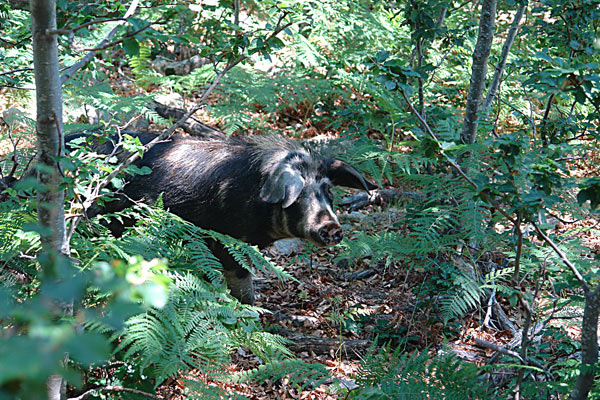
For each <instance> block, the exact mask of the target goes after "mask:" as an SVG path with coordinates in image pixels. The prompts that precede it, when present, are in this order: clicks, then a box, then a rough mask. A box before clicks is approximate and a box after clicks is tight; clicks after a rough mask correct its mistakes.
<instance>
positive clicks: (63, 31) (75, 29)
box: [48, 18, 126, 35]
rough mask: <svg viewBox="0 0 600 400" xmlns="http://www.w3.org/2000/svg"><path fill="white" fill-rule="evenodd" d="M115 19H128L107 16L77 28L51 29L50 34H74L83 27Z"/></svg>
mask: <svg viewBox="0 0 600 400" xmlns="http://www.w3.org/2000/svg"><path fill="white" fill-rule="evenodd" d="M113 21H126V19H125V18H105V19H95V20H93V21H90V22H86V23H85V24H82V25H79V26H77V27H75V28H72V29H64V28H63V29H56V30H54V31H49V32H48V33H49V34H56V35H70V34H73V33H75V32H77V31H79V30H81V29H83V28H87V27H88V26H90V25H95V24H103V23H105V22H113Z"/></svg>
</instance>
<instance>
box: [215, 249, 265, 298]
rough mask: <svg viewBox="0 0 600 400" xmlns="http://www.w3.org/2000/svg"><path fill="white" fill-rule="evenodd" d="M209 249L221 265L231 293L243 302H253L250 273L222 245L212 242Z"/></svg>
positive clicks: (252, 286)
mask: <svg viewBox="0 0 600 400" xmlns="http://www.w3.org/2000/svg"><path fill="white" fill-rule="evenodd" d="M210 249H211V250H212V252H213V254H214V255H215V256H216V257H217V258H218V259H219V261H220V262H221V264H222V265H223V275H224V276H225V281H226V282H227V287H228V288H229V290H230V291H231V295H232V296H233V297H235V298H236V299H238V300H239V301H241V302H242V303H244V304H250V305H252V304H254V285H253V284H252V274H251V273H250V271H248V270H247V269H245V268H244V267H242V266H241V265H239V264H238V263H237V261H235V260H234V259H233V257H232V256H231V254H229V252H228V251H227V249H226V248H225V247H223V245H221V244H220V243H217V242H212V243H211V246H210Z"/></svg>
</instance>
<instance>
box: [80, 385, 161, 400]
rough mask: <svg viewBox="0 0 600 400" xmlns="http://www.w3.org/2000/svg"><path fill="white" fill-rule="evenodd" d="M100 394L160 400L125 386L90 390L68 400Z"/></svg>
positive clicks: (82, 398) (150, 394) (81, 399)
mask: <svg viewBox="0 0 600 400" xmlns="http://www.w3.org/2000/svg"><path fill="white" fill-rule="evenodd" d="M98 392H117V393H133V394H137V395H138V396H144V397H148V398H149V399H157V400H158V399H160V397H158V396H156V395H154V394H152V393H147V392H143V391H141V390H137V389H131V388H126V387H123V386H105V387H102V388H95V389H90V390H88V391H87V392H84V393H83V394H81V395H80V396H77V397H69V399H68V400H85V399H87V398H89V397H91V396H93V395H95V394H96V393H98Z"/></svg>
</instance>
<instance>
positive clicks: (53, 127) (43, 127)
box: [31, 0, 65, 274]
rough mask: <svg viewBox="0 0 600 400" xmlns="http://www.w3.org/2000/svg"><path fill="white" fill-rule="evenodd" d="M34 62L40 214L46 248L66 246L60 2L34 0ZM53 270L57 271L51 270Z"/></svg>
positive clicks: (60, 250) (52, 248) (32, 13)
mask: <svg viewBox="0 0 600 400" xmlns="http://www.w3.org/2000/svg"><path fill="white" fill-rule="evenodd" d="M31 23H32V30H33V65H34V68H35V87H36V101H37V104H36V105H37V117H36V134H37V146H38V164H39V167H38V179H39V181H40V190H38V217H39V222H40V224H41V225H42V227H43V228H47V229H46V232H45V234H44V235H42V243H43V244H44V246H45V250H47V251H54V252H57V253H59V252H62V251H63V250H64V248H65V240H64V237H65V218H64V191H62V190H59V183H60V170H59V164H58V160H57V157H58V156H60V155H62V154H61V153H62V149H63V146H64V138H63V137H62V93H61V84H60V76H59V73H58V46H57V39H56V35H55V34H48V32H49V31H53V30H56V4H55V1H54V0H31ZM48 272H50V274H53V272H54V271H48Z"/></svg>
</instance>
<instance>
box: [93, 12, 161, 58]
mask: <svg viewBox="0 0 600 400" xmlns="http://www.w3.org/2000/svg"><path fill="white" fill-rule="evenodd" d="M163 21H164V18H159V19H157V20H156V21H153V22H150V23H148V24H146V25H144V26H142V27H141V28H140V29H138V30H136V31H133V32H130V33H128V34H126V35H125V36H123V37H122V38H121V39H118V40H115V41H114V42H110V43H106V44H104V45H99V46H98V47H94V48H91V49H85V50H86V51H100V50H104V49H107V48H109V47H113V46H116V45H118V44H119V43H121V42H123V41H124V40H125V39H128V38H130V37H133V36H135V35H137V34H138V33H140V32H142V31H145V30H146V29H148V28H150V27H151V26H152V25H155V24H160V23H162V22H163Z"/></svg>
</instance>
